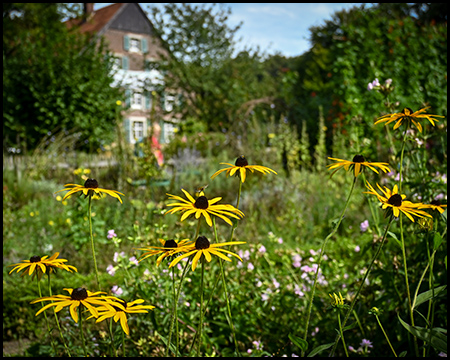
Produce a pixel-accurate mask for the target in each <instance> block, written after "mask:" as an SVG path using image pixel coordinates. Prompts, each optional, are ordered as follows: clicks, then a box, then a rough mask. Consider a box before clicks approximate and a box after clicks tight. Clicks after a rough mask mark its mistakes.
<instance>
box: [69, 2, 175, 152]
mask: <svg viewBox="0 0 450 360" xmlns="http://www.w3.org/2000/svg"><path fill="white" fill-rule="evenodd" d="M83 6H84V16H83V18H82V19H70V20H68V21H66V25H67V26H68V27H70V28H72V27H74V26H76V27H78V29H79V31H81V32H83V33H89V34H91V35H93V36H94V38H97V39H98V40H99V39H100V37H103V39H104V40H105V41H106V44H107V46H108V49H109V51H110V52H111V54H112V55H113V56H114V58H115V66H114V69H113V71H114V73H113V76H114V79H115V85H116V86H120V87H122V88H123V89H125V105H126V107H125V108H126V110H124V112H123V115H124V118H125V120H124V129H125V136H126V140H127V141H128V142H129V143H130V144H135V143H136V142H138V141H140V140H142V139H144V138H146V137H148V136H149V135H151V134H152V129H155V128H157V127H158V126H157V125H156V124H158V125H159V128H160V139H159V141H160V142H161V143H165V142H168V141H169V139H170V135H171V134H173V128H174V126H173V122H167V121H165V120H170V118H171V115H170V114H168V112H170V110H171V101H173V97H171V96H170V95H165V96H164V95H163V96H162V97H161V98H158V97H157V96H156V92H155V91H154V90H155V89H156V87H158V86H162V85H163V83H162V76H161V74H160V72H158V71H157V70H149V66H148V65H149V64H150V63H152V62H158V61H159V60H160V55H159V54H160V53H161V52H163V53H164V49H163V48H162V46H161V44H160V41H159V39H158V38H157V37H156V36H155V35H154V31H153V25H152V23H151V22H150V20H149V19H148V18H147V16H146V14H145V12H144V11H143V10H142V8H141V7H140V5H139V4H137V3H117V4H112V5H109V6H105V7H103V8H101V9H98V10H94V3H84V4H83ZM152 126H153V127H152Z"/></svg>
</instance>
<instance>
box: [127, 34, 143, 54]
mask: <svg viewBox="0 0 450 360" xmlns="http://www.w3.org/2000/svg"><path fill="white" fill-rule="evenodd" d="M128 51H129V52H135V53H140V52H141V51H142V41H141V38H139V37H136V36H133V37H131V36H130V48H129V49H128Z"/></svg>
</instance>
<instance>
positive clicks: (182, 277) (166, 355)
mask: <svg viewBox="0 0 450 360" xmlns="http://www.w3.org/2000/svg"><path fill="white" fill-rule="evenodd" d="M188 266H189V260H188V261H186V264H185V265H184V269H183V274H182V275H181V279H180V283H179V284H178V290H177V294H176V297H175V299H174V304H175V313H174V316H173V317H172V321H171V322H170V329H169V340H168V341H167V347H166V353H165V355H164V356H165V357H168V356H169V348H170V343H171V340H172V331H173V323H174V321H175V318H177V322H178V317H177V315H176V314H177V304H178V299H179V298H180V292H181V284H182V283H183V280H184V276H185V275H186V270H187V268H188ZM177 326H178V324H177ZM177 336H178V335H177ZM177 354H178V343H177V350H176V353H175V356H177Z"/></svg>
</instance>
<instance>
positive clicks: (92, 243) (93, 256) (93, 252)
mask: <svg viewBox="0 0 450 360" xmlns="http://www.w3.org/2000/svg"><path fill="white" fill-rule="evenodd" d="M89 234H90V236H91V249H92V258H93V259H94V267H95V277H96V279H97V287H98V290H99V291H101V288H100V280H99V278H98V269H97V261H96V260H95V247H94V236H93V234H92V195H90V196H89Z"/></svg>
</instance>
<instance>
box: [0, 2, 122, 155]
mask: <svg viewBox="0 0 450 360" xmlns="http://www.w3.org/2000/svg"><path fill="white" fill-rule="evenodd" d="M78 15H80V12H79V11H77V8H76V7H73V6H68V5H66V4H50V3H45V4H44V3H4V4H3V148H4V149H5V148H7V147H15V148H20V149H22V150H26V149H28V150H32V149H33V148H34V147H35V146H36V145H37V144H38V142H39V141H40V139H41V138H43V137H44V136H45V135H47V134H49V133H50V132H54V131H55V130H57V129H60V130H66V131H69V130H76V131H78V132H79V133H80V145H81V146H84V147H86V148H92V147H94V148H96V147H98V146H99V145H101V144H103V143H107V142H109V140H110V138H111V135H112V133H113V132H112V130H113V127H114V124H115V106H116V105H115V102H116V101H117V99H120V93H119V90H118V89H115V88H112V87H111V86H110V85H111V83H112V78H111V76H110V66H111V65H110V62H109V60H108V58H107V57H105V51H106V49H105V47H104V45H103V44H102V43H100V44H98V43H96V42H95V41H91V40H92V39H91V38H89V37H88V36H85V35H82V34H80V33H79V32H77V31H70V30H69V29H67V28H66V25H65V24H64V23H63V21H62V20H63V17H64V16H78Z"/></svg>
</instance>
